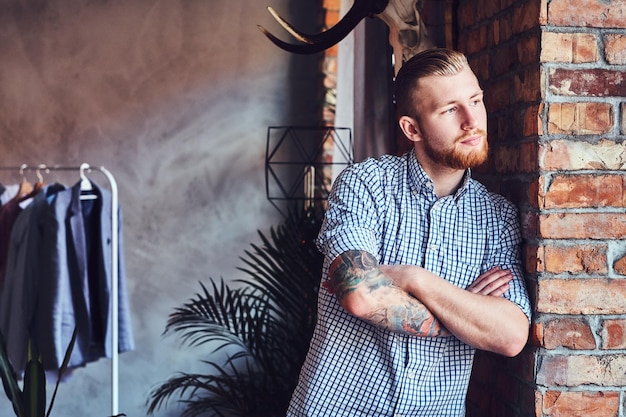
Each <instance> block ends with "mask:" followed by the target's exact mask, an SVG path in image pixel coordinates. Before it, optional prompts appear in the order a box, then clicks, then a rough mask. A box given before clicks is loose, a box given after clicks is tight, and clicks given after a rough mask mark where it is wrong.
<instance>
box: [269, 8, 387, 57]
mask: <svg viewBox="0 0 626 417" xmlns="http://www.w3.org/2000/svg"><path fill="white" fill-rule="evenodd" d="M388 4H389V0H355V1H354V4H353V5H352V7H351V8H350V10H349V11H348V13H346V15H345V16H344V17H343V18H342V19H341V20H340V21H339V22H338V23H337V24H336V25H335V26H333V27H331V28H330V29H328V30H327V31H324V32H322V33H318V34H315V35H308V34H305V33H302V32H300V31H298V30H296V29H294V28H293V27H292V26H291V25H290V24H289V23H288V22H287V21H286V20H285V19H283V18H282V17H280V16H279V15H278V13H276V11H274V9H272V8H271V7H268V8H267V10H268V11H269V12H270V13H271V15H272V16H273V17H274V19H276V21H277V22H278V23H279V24H280V25H281V26H282V27H283V28H284V29H285V30H286V31H287V32H289V33H290V34H291V35H292V36H293V37H294V38H296V39H297V40H298V41H300V42H301V44H291V43H287V42H284V41H282V40H280V39H278V38H277V37H276V36H274V35H272V34H271V33H270V32H269V31H267V30H266V29H265V28H264V27H262V26H259V29H260V30H261V32H263V33H264V34H265V36H267V37H268V38H269V40H271V41H272V42H273V43H274V44H275V45H276V46H278V47H279V48H281V49H284V50H285V51H288V52H293V53H297V54H314V53H316V52H321V51H323V50H326V49H328V48H330V47H331V46H333V45H336V44H337V43H339V41H341V40H342V39H343V38H345V37H346V36H347V35H348V33H350V31H352V29H354V28H355V27H356V25H357V24H358V23H359V22H360V21H361V20H363V19H364V18H365V17H367V16H373V15H377V14H379V13H381V12H382V11H383V10H385V8H386V7H387V5H388Z"/></svg>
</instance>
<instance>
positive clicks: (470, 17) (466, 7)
mask: <svg viewBox="0 0 626 417" xmlns="http://www.w3.org/2000/svg"><path fill="white" fill-rule="evenodd" d="M476 8H477V4H476V2H474V1H468V2H465V3H463V4H461V5H459V8H458V13H457V19H458V24H459V28H461V29H466V28H469V27H470V26H473V25H474V24H476V21H477V18H476V14H477V12H476Z"/></svg>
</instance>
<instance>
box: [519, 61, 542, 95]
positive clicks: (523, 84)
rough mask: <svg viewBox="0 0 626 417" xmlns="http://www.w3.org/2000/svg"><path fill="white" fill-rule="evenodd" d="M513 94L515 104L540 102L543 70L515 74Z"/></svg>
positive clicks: (530, 70)
mask: <svg viewBox="0 0 626 417" xmlns="http://www.w3.org/2000/svg"><path fill="white" fill-rule="evenodd" d="M513 94H514V97H513V101H514V102H515V103H519V102H525V103H527V102H537V101H539V100H540V99H541V70H540V69H539V68H538V67H536V68H531V69H529V70H526V71H522V72H519V73H517V74H515V77H514V90H513Z"/></svg>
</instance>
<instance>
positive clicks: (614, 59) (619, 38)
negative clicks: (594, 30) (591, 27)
mask: <svg viewBox="0 0 626 417" xmlns="http://www.w3.org/2000/svg"><path fill="white" fill-rule="evenodd" d="M604 56H605V58H606V61H607V62H608V63H609V64H613V65H624V64H626V35H623V34H621V33H611V34H608V35H605V36H604Z"/></svg>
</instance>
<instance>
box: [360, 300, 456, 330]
mask: <svg viewBox="0 0 626 417" xmlns="http://www.w3.org/2000/svg"><path fill="white" fill-rule="evenodd" d="M369 321H370V322H371V323H372V324H375V325H377V326H380V327H385V328H387V329H391V330H394V331H398V332H402V333H406V334H410V335H414V336H422V337H436V336H449V335H450V332H448V330H447V329H446V328H445V327H443V325H442V324H441V323H440V322H439V320H437V319H436V318H435V316H433V315H432V313H431V312H430V311H429V310H428V309H427V308H426V307H425V306H424V305H423V304H422V303H420V302H419V301H417V300H415V299H414V301H413V303H410V304H409V305H406V306H400V307H398V306H392V307H388V308H382V309H379V310H376V311H374V312H373V313H372V314H371V315H370V319H369Z"/></svg>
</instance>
